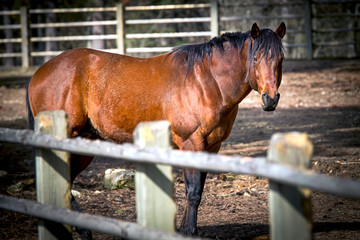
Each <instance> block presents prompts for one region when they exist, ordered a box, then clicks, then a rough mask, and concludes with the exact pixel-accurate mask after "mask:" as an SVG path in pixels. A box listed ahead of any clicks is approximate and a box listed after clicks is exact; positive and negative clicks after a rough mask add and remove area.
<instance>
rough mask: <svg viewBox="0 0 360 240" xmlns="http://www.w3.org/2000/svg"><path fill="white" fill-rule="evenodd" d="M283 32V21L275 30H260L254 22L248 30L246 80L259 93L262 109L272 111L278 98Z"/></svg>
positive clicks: (282, 56)
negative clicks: (249, 36) (248, 44)
mask: <svg viewBox="0 0 360 240" xmlns="http://www.w3.org/2000/svg"><path fill="white" fill-rule="evenodd" d="M285 32H286V26H285V24H284V23H283V22H281V24H280V26H279V27H278V28H277V29H276V31H275V32H274V31H272V30H270V29H262V30H260V29H259V27H258V25H257V24H256V23H254V24H253V26H252V28H251V31H250V35H251V42H250V47H249V51H248V59H247V64H248V75H247V81H249V83H250V86H251V87H252V89H254V90H255V91H258V92H259V93H260V95H261V103H262V108H263V110H264V111H274V110H275V108H276V106H277V104H278V101H279V99H280V94H279V92H278V88H279V86H280V83H281V78H282V62H283V59H284V51H283V46H282V43H281V39H282V38H283V37H284V35H285Z"/></svg>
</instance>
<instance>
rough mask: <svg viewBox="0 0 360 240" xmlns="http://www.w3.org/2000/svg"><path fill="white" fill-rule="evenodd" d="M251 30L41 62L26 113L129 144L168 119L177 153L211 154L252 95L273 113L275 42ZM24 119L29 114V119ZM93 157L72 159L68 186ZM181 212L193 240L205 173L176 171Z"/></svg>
mask: <svg viewBox="0 0 360 240" xmlns="http://www.w3.org/2000/svg"><path fill="white" fill-rule="evenodd" d="M285 31H286V27H285V24H284V23H281V24H280V26H279V27H278V28H277V30H276V31H275V32H274V31H272V30H269V29H262V30H260V29H259V27H258V26H257V24H256V23H254V24H253V26H252V29H251V31H249V32H246V33H240V32H238V33H225V34H223V35H221V36H220V37H215V38H213V39H212V40H210V41H209V42H206V43H203V44H194V45H183V46H179V47H176V48H174V49H173V50H172V51H170V52H169V53H166V54H163V55H160V56H156V57H152V58H134V57H129V56H124V55H118V54H111V53H106V52H101V51H96V50H91V49H74V50H69V51H66V52H64V53H62V54H60V55H59V56H57V57H55V58H53V59H52V60H50V61H49V62H47V63H45V64H44V65H43V66H42V67H40V68H39V70H38V71H37V72H36V73H35V75H34V76H33V78H32V79H31V82H30V84H29V86H28V102H29V105H30V108H31V113H32V114H33V116H36V115H37V114H38V113H39V112H40V111H45V110H46V111H49V110H59V109H62V110H65V112H66V113H67V114H68V116H69V127H70V133H71V136H72V137H76V136H83V137H89V138H103V139H106V140H110V141H114V142H117V143H123V142H131V141H132V133H133V130H134V128H135V126H136V125H137V124H138V123H139V122H141V121H152V120H164V119H166V120H168V121H170V123H171V127H172V141H173V144H174V146H175V147H176V148H179V149H180V150H188V151H208V152H218V151H219V149H220V146H221V142H222V141H224V140H225V139H226V138H227V137H228V136H229V134H230V131H231V128H232V125H233V123H234V120H235V117H236V115H237V111H238V104H239V103H240V102H241V101H242V100H243V99H244V98H245V97H246V96H247V95H248V94H249V93H250V91H251V90H252V89H253V90H256V91H258V92H259V93H260V95H261V102H262V108H263V110H265V111H273V110H275V108H276V106H277V103H278V100H279V93H278V87H279V85H280V82H281V75H282V61H283V58H284V53H283V46H282V43H281V39H282V38H283V37H284V35H285ZM31 113H30V114H31ZM91 160H92V158H89V157H83V156H78V155H72V158H71V174H72V179H73V180H74V179H75V177H76V176H77V175H78V174H79V173H80V172H81V171H82V170H84V169H85V168H86V167H87V166H88V165H89V164H90V162H91ZM183 173H184V177H185V185H186V207H185V212H184V217H183V220H182V223H181V228H180V231H181V232H183V233H185V234H188V235H192V234H197V226H196V225H197V210H198V206H199V204H200V200H201V194H202V191H203V187H204V183H205V178H206V173H205V172H201V171H199V170H193V169H184V170H183Z"/></svg>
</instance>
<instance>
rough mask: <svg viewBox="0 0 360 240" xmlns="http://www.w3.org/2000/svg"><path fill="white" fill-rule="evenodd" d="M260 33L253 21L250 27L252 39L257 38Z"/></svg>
mask: <svg viewBox="0 0 360 240" xmlns="http://www.w3.org/2000/svg"><path fill="white" fill-rule="evenodd" d="M259 35H260V29H259V27H258V25H257V24H256V23H254V24H253V25H252V27H251V37H252V38H253V39H255V38H257V37H258V36H259Z"/></svg>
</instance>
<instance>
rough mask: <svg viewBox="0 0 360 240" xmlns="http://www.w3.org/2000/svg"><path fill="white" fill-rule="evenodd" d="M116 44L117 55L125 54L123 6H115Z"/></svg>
mask: <svg viewBox="0 0 360 240" xmlns="http://www.w3.org/2000/svg"><path fill="white" fill-rule="evenodd" d="M116 21H117V24H116V34H117V38H116V44H117V48H118V53H119V54H125V39H124V36H125V35H124V6H123V4H122V3H121V2H120V3H117V4H116Z"/></svg>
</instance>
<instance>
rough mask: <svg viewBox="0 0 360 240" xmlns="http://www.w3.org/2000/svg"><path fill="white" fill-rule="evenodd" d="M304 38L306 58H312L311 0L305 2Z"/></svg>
mask: <svg viewBox="0 0 360 240" xmlns="http://www.w3.org/2000/svg"><path fill="white" fill-rule="evenodd" d="M304 4H305V35H306V36H305V37H306V58H307V59H312V58H313V39H312V8H311V0H305V2H304Z"/></svg>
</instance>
